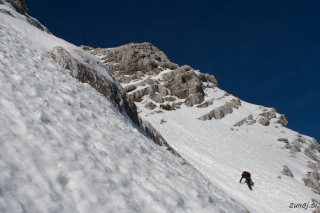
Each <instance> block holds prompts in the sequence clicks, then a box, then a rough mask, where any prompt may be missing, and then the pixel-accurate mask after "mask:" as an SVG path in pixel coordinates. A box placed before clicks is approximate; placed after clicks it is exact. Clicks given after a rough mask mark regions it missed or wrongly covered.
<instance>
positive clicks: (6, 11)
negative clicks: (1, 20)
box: [0, 9, 15, 18]
mask: <svg viewBox="0 0 320 213" xmlns="http://www.w3.org/2000/svg"><path fill="white" fill-rule="evenodd" d="M0 13H4V14H8V15H10V16H12V17H14V18H15V16H14V15H13V14H12V13H11V12H10V11H8V10H5V9H0Z"/></svg>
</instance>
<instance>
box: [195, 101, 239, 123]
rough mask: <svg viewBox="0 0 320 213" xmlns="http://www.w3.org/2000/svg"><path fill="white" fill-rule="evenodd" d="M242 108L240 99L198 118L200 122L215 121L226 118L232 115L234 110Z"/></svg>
mask: <svg viewBox="0 0 320 213" xmlns="http://www.w3.org/2000/svg"><path fill="white" fill-rule="evenodd" d="M239 106H241V102H240V100H239V99H233V100H231V101H230V102H227V103H225V104H224V105H222V106H221V107H218V108H217V109H214V110H212V111H210V112H209V113H208V114H205V115H203V116H201V117H200V118H198V119H199V120H202V121H206V120H211V119H212V118H214V119H221V118H224V117H225V116H226V115H228V114H231V113H232V112H233V108H235V109H238V107H239Z"/></svg>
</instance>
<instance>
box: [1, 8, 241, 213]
mask: <svg viewBox="0 0 320 213" xmlns="http://www.w3.org/2000/svg"><path fill="white" fill-rule="evenodd" d="M0 7H5V5H0ZM9 9H10V8H9ZM10 10H11V11H12V13H14V15H15V16H16V17H18V16H19V14H17V13H16V12H15V11H13V10H12V9H10ZM55 46H63V47H65V48H66V49H67V50H68V51H69V52H70V53H71V54H73V56H74V57H77V56H76V50H78V51H81V50H80V49H79V48H77V47H75V46H73V45H71V44H69V43H67V42H65V41H63V40H61V39H58V38H56V37H54V36H53V35H49V34H47V33H44V32H41V31H40V30H38V29H36V28H35V27H33V26H31V25H29V24H28V23H26V22H25V20H23V19H22V18H21V19H19V18H13V17H11V16H9V15H6V14H2V13H0V120H1V123H0V171H1V175H0V212H68V213H69V212H242V211H243V210H244V207H243V206H242V205H241V204H239V203H238V202H236V201H235V200H233V199H232V198H230V197H229V196H228V195H226V194H225V193H224V192H223V191H221V190H220V189H219V188H217V187H216V186H215V185H214V184H212V183H211V182H210V181H208V179H207V178H205V177H204V176H203V175H202V174H201V173H199V172H198V171H197V170H196V169H195V168H193V167H192V166H190V165H188V164H184V165H183V164H181V163H180V161H181V159H179V158H177V157H175V156H174V155H172V154H171V153H170V152H168V151H166V150H165V148H164V147H159V146H157V145H155V144H154V143H153V142H152V141H151V140H150V139H148V138H147V137H146V136H145V135H144V134H143V133H142V132H141V130H140V129H138V128H137V127H136V126H135V125H134V124H132V123H131V122H130V121H129V120H128V119H126V118H125V117H124V116H123V115H122V114H120V113H119V112H118V111H117V110H116V109H115V108H114V107H113V105H112V104H111V103H110V102H109V101H108V100H107V99H106V98H105V97H104V96H102V95H101V94H99V93H98V92H96V91H95V90H94V89H93V88H91V87H90V86H89V85H88V84H82V83H80V82H79V81H77V80H76V79H75V78H73V77H72V76H71V75H70V74H69V71H67V70H65V69H62V68H61V67H60V66H59V65H58V64H57V63H55V62H54V61H53V60H52V59H51V58H50V56H49V55H48V52H49V51H50V50H51V49H53V48H54V47H55ZM82 53H83V54H86V57H89V58H90V57H91V58H90V60H91V61H92V64H93V65H92V66H94V67H95V68H96V69H99V70H100V71H101V72H102V74H104V75H107V76H108V75H110V74H109V72H108V70H107V69H106V68H103V67H101V66H100V65H98V59H97V58H95V57H94V56H90V55H89V54H88V53H85V52H83V51H82ZM78 59H79V60H81V57H79V56H78ZM110 78H112V77H110ZM170 137H171V136H170ZM172 137H174V134H173V135H172ZM201 168H202V167H201ZM217 178H218V177H217ZM212 179H213V178H212ZM226 183H227V182H226Z"/></svg>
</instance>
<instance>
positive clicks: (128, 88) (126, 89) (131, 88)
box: [124, 85, 137, 92]
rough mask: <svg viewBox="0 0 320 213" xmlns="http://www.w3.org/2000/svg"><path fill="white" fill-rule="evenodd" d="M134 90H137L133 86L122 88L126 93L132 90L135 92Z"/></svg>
mask: <svg viewBox="0 0 320 213" xmlns="http://www.w3.org/2000/svg"><path fill="white" fill-rule="evenodd" d="M135 89H137V86H135V85H129V86H126V87H125V88H124V90H125V91H126V92H131V91H133V90H135Z"/></svg>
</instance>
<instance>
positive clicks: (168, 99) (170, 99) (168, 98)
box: [164, 96, 176, 101]
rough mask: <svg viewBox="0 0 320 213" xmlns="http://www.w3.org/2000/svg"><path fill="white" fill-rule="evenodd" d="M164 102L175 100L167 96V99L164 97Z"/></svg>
mask: <svg viewBox="0 0 320 213" xmlns="http://www.w3.org/2000/svg"><path fill="white" fill-rule="evenodd" d="M164 100H165V101H175V100H176V98H175V97H172V96H169V97H165V98H164Z"/></svg>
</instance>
